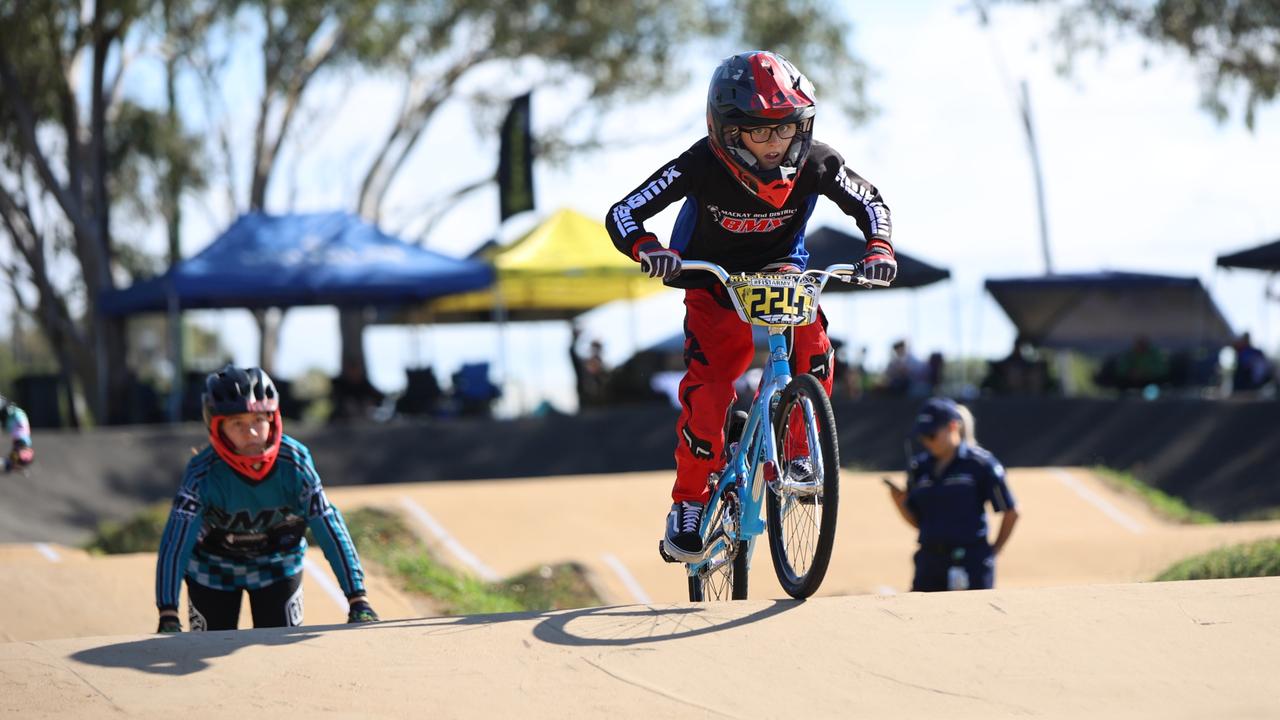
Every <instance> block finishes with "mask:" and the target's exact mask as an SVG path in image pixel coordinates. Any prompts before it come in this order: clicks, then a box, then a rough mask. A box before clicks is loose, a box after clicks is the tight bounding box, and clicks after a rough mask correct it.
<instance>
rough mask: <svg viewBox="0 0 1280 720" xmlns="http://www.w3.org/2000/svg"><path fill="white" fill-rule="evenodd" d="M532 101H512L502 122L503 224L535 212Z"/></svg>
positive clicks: (526, 96) (525, 97)
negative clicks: (530, 104) (530, 120)
mask: <svg viewBox="0 0 1280 720" xmlns="http://www.w3.org/2000/svg"><path fill="white" fill-rule="evenodd" d="M529 97H530V93H525V94H524V95H521V96H520V97H518V98H516V99H515V100H512V101H511V109H510V110H508V111H507V118H506V119H505V120H503V121H502V147H501V149H500V150H499V156H498V203H499V205H500V206H501V214H502V217H501V220H503V221H505V220H506V219H507V218H509V217H511V216H512V215H515V214H516V213H520V212H524V211H525V210H532V209H533V134H532V132H531V130H530V122H529V115H530V113H529Z"/></svg>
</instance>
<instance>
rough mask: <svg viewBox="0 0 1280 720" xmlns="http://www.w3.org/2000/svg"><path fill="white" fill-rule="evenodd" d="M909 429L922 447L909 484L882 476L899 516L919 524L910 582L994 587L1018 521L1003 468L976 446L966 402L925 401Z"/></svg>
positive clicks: (924, 587)
mask: <svg viewBox="0 0 1280 720" xmlns="http://www.w3.org/2000/svg"><path fill="white" fill-rule="evenodd" d="M912 435H913V436H914V437H915V439H916V440H918V441H919V443H920V444H921V445H922V446H923V447H924V449H925V452H923V453H921V454H919V455H917V456H916V457H915V458H913V459H912V462H911V467H910V469H909V470H908V471H907V487H906V489H905V490H904V489H902V488H899V487H898V486H897V485H894V484H893V481H891V480H889V479H888V478H885V483H886V484H887V485H888V486H889V493H890V496H891V498H892V499H893V503H894V506H895V507H897V509H898V512H899V513H900V514H901V515H902V518H903V519H904V520H906V521H907V522H908V523H910V524H911V526H912V527H915V528H919V530H920V535H919V542H920V549H919V550H917V551H916V554H915V566H916V571H915V579H914V580H913V581H912V583H911V589H912V590H913V591H917V592H934V591H938V590H985V589H990V588H992V587H994V586H995V568H996V556H997V555H999V554H1000V551H1001V550H1002V549H1003V548H1004V546H1005V543H1007V542H1008V541H1009V536H1010V535H1012V533H1013V526H1014V524H1015V523H1017V521H1018V511H1017V509H1016V508H1015V503H1014V499H1013V493H1011V492H1009V486H1008V485H1007V484H1006V483H1005V476H1004V467H1003V466H1002V465H1001V464H1000V461H999V460H997V459H996V458H995V456H994V455H992V454H991V453H989V452H987V451H986V450H985V449H983V448H981V447H979V445H978V440H977V433H976V428H975V427H974V421H973V415H972V414H970V413H969V410H968V408H965V407H964V406H963V405H957V404H956V403H955V402H953V401H951V400H949V399H946V398H932V399H930V400H929V401H928V402H926V403H925V404H924V407H922V408H920V412H919V414H918V415H917V416H916V422H915V426H914V427H913V428H912ZM987 503H990V504H991V506H992V507H993V508H994V509H995V510H996V512H999V513H1002V518H1001V521H1000V529H999V531H998V532H997V533H996V539H995V541H994V542H990V541H988V539H987V513H986V505H987Z"/></svg>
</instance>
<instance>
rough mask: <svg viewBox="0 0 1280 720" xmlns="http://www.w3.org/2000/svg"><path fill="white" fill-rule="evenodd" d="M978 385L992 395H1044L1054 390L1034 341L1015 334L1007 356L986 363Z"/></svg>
mask: <svg viewBox="0 0 1280 720" xmlns="http://www.w3.org/2000/svg"><path fill="white" fill-rule="evenodd" d="M982 389H983V390H985V391H988V392H990V393H992V394H995V395H1045V394H1048V393H1050V392H1052V391H1055V390H1056V389H1057V383H1056V382H1055V381H1054V379H1053V377H1052V376H1051V375H1050V374H1049V363H1048V362H1046V361H1045V359H1044V358H1043V357H1041V356H1040V351H1039V350H1037V349H1036V346H1035V343H1033V342H1032V341H1031V340H1030V339H1028V338H1027V337H1025V336H1023V335H1019V336H1018V337H1017V338H1016V339H1014V341H1013V349H1012V350H1010V351H1009V355H1008V356H1007V357H1005V358H1004V359H1002V360H997V361H995V362H992V363H989V366H988V369H987V376H986V377H985V378H983V380H982Z"/></svg>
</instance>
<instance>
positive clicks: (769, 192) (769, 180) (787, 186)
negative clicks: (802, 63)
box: [707, 50, 817, 208]
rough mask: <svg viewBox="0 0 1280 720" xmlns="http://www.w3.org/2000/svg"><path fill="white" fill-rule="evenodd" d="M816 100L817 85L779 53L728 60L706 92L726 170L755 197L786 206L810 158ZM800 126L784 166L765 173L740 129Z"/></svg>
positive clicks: (710, 131)
mask: <svg viewBox="0 0 1280 720" xmlns="http://www.w3.org/2000/svg"><path fill="white" fill-rule="evenodd" d="M816 114H817V99H816V95H815V93H814V91H813V84H812V83H810V82H809V79H808V78H806V77H805V76H804V75H802V74H801V73H800V71H799V70H797V69H796V67H795V66H794V65H792V64H791V61H789V60H787V59H786V58H784V57H782V56H781V55H779V54H777V53H772V52H767V51H763V50H752V51H751V52H744V53H739V54H737V55H734V56H732V57H728V58H725V59H724V61H723V62H721V63H720V66H719V67H717V68H716V70H715V73H714V74H712V76H711V87H710V89H709V90H708V91H707V136H708V139H709V140H710V141H711V149H712V150H714V151H715V154H716V157H718V158H720V162H721V163H723V164H724V166H725V168H726V169H727V170H728V171H729V173H730V174H732V175H733V176H734V177H735V178H737V180H738V182H740V183H742V186H743V187H745V188H746V189H747V190H748V191H749V192H751V193H752V194H753V195H756V196H757V197H759V198H760V199H762V200H764V201H765V202H767V203H769V204H770V205H772V206H774V207H778V208H780V207H782V205H783V203H785V202H786V201H787V197H788V196H790V195H791V188H792V187H793V186H794V184H795V177H796V173H798V172H799V171H800V168H801V167H802V166H803V165H804V161H805V158H807V157H808V156H809V147H810V145H811V144H812V143H813V118H814V116H815V115H816ZM785 123H795V124H796V126H797V132H796V134H795V139H794V140H792V141H791V146H790V147H789V148H788V149H787V154H786V156H785V157H784V158H783V159H782V163H781V164H780V165H779V166H778V167H777V168H776V169H774V170H768V171H764V170H760V169H759V168H758V167H757V166H758V164H759V163H757V162H756V158H755V156H754V155H752V154H751V151H750V150H748V149H747V148H746V147H745V146H744V145H743V144H742V140H741V138H740V137H739V132H738V129H739V128H743V127H752V126H759V125H781V124H785Z"/></svg>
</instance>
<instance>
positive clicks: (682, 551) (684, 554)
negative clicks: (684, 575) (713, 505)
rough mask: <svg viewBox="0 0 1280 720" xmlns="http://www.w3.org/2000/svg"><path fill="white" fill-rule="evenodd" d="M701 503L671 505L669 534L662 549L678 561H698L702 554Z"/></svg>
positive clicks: (668, 519) (668, 525) (683, 502)
mask: <svg viewBox="0 0 1280 720" xmlns="http://www.w3.org/2000/svg"><path fill="white" fill-rule="evenodd" d="M704 510H705V506H704V505H703V504H702V503H700V502H689V501H687V500H686V501H682V502H678V503H673V504H672V505H671V512H669V513H667V532H666V534H665V535H664V536H663V538H662V548H663V549H664V550H666V551H667V554H668V555H670V556H671V557H673V558H675V559H676V560H680V561H685V562H687V561H691V560H696V559H697V558H698V556H699V555H701V554H702V536H701V535H700V534H699V533H698V530H699V529H700V528H701V527H702V513H703V511H704Z"/></svg>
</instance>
